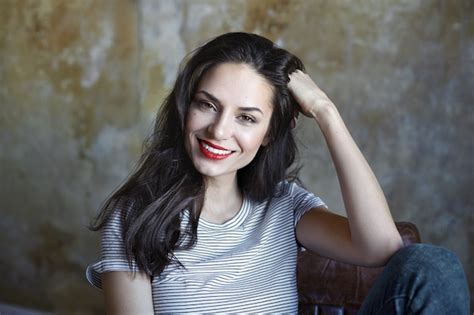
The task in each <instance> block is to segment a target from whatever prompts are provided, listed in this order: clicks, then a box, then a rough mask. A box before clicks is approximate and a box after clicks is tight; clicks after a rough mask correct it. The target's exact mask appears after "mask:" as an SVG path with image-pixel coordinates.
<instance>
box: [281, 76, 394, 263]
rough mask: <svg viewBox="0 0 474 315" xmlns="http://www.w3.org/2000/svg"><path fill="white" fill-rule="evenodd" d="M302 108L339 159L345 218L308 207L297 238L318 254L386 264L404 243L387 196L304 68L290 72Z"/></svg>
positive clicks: (294, 93) (352, 260)
mask: <svg viewBox="0 0 474 315" xmlns="http://www.w3.org/2000/svg"><path fill="white" fill-rule="evenodd" d="M288 87H289V88H290V91H291V92H292V94H293V96H294V97H295V99H296V100H297V101H298V103H299V105H300V110H301V112H302V113H303V114H304V115H305V116H307V117H311V118H312V119H314V121H315V122H316V123H317V125H318V126H319V128H320V130H321V132H322V134H323V136H324V139H325V140H326V144H327V147H328V149H329V152H330V154H331V157H332V160H333V162H334V165H335V169H336V172H337V176H338V179H339V184H340V187H341V192H342V198H343V201H344V205H345V209H346V213H347V218H345V217H342V216H339V215H336V214H334V213H332V212H330V211H327V210H326V209H321V208H318V209H313V210H312V211H309V212H308V213H306V214H305V215H304V216H303V217H302V218H301V219H300V221H299V223H298V224H297V227H296V235H297V238H298V241H299V242H300V243H301V244H302V245H303V246H305V247H306V248H308V249H311V250H314V251H317V252H319V253H320V254H322V255H324V256H327V257H330V258H334V259H338V260H342V261H346V262H350V263H354V264H360V265H366V266H377V265H383V264H384V263H385V262H386V260H387V259H388V258H389V257H390V256H391V255H392V254H393V253H394V252H396V251H397V250H398V249H399V248H400V247H401V246H402V240H401V237H400V234H399V233H398V231H397V229H396V227H395V224H394V222H393V219H392V216H391V215H390V210H389V208H388V205H387V201H386V200H385V196H384V194H383V192H382V189H381V188H380V185H379V183H378V182H377V179H376V178H375V175H374V174H373V172H372V170H371V168H370V166H369V165H368V163H367V161H366V160H365V158H364V156H363V155H362V153H361V152H360V150H359V148H358V147H357V145H356V143H355V142H354V140H353V139H352V136H351V135H350V133H349V131H348V130H347V128H346V126H345V124H344V122H343V120H342V118H341V116H340V115H339V112H338V110H337V108H336V106H335V105H334V103H333V102H332V101H331V100H330V99H329V98H328V97H327V96H326V94H325V93H324V92H323V91H322V90H321V89H320V88H319V87H318V86H317V85H316V84H315V83H314V82H313V80H312V79H311V78H310V77H309V76H308V75H307V74H305V73H303V72H301V71H299V70H298V71H296V72H294V73H292V74H291V75H290V82H289V84H288Z"/></svg>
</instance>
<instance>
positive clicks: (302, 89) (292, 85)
mask: <svg viewBox="0 0 474 315" xmlns="http://www.w3.org/2000/svg"><path fill="white" fill-rule="evenodd" d="M289 77H290V82H289V83H288V88H289V89H290V91H291V94H292V95H293V97H294V98H295V99H296V101H297V102H298V104H299V105H300V111H301V113H303V115H305V116H307V117H313V118H317V114H318V113H319V112H320V111H321V110H322V109H325V108H328V107H335V106H334V103H333V102H332V101H331V100H330V99H329V97H328V96H327V95H326V93H324V92H323V91H322V90H321V89H320V88H319V87H318V86H317V85H316V83H314V81H313V80H312V79H311V77H310V76H309V75H307V74H306V73H304V72H303V71H301V70H296V71H295V72H293V73H291V74H290V75H289Z"/></svg>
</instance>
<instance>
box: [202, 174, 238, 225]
mask: <svg viewBox="0 0 474 315" xmlns="http://www.w3.org/2000/svg"><path fill="white" fill-rule="evenodd" d="M241 205H242V193H241V191H240V189H239V187H238V185H237V177H236V176H234V178H233V179H232V180H216V179H212V178H206V193H205V195H204V204H203V207H202V210H201V217H202V218H203V219H205V220H206V221H210V222H213V223H224V222H226V221H228V220H230V219H231V218H233V217H234V215H235V214H236V213H237V212H238V211H239V210H240V207H241Z"/></svg>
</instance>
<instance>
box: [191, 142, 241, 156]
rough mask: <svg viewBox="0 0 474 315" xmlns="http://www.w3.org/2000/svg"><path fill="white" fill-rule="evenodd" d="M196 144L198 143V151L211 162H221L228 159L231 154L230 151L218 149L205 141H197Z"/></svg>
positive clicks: (218, 147)
mask: <svg viewBox="0 0 474 315" xmlns="http://www.w3.org/2000/svg"><path fill="white" fill-rule="evenodd" d="M198 142H199V149H200V150H201V153H202V154H203V155H204V156H205V157H207V158H209V159H212V160H223V159H225V158H227V157H229V156H230V155H231V154H232V153H233V152H232V151H231V150H228V149H226V148H223V147H220V146H218V145H215V144H213V143H210V142H208V141H205V140H200V139H199V141H198Z"/></svg>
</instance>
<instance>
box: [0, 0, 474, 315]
mask: <svg viewBox="0 0 474 315" xmlns="http://www.w3.org/2000/svg"><path fill="white" fill-rule="evenodd" d="M0 20H1V21H2V23H0V45H1V46H0V80H1V81H0V83H1V84H0V178H1V181H0V211H1V220H0V228H1V230H2V233H0V248H1V251H2V255H0V272H1V274H2V280H1V281H0V302H5V303H14V304H19V305H25V306H30V307H35V308H38V309H43V310H46V311H53V312H56V313H61V314H93V313H94V314H95V313H97V314H100V313H101V310H102V307H101V299H102V298H101V296H100V294H99V291H96V290H95V289H93V288H91V287H89V286H88V284H87V283H86V282H85V279H84V268H85V266H86V265H87V264H88V263H90V262H92V261H94V260H95V259H96V257H97V255H98V252H99V243H98V235H95V234H93V233H91V232H88V231H87V229H86V228H85V226H86V225H87V224H88V223H89V220H90V218H91V217H92V215H93V214H94V213H95V212H96V209H97V208H98V206H99V205H100V203H101V201H102V200H103V199H104V198H105V197H106V196H107V195H108V194H109V193H110V192H111V191H112V190H113V189H114V188H115V187H116V186H117V185H118V184H119V183H120V182H121V181H122V180H123V179H124V178H125V176H126V175H127V174H128V170H129V169H130V168H131V167H132V165H133V163H134V161H135V160H136V158H137V157H138V155H139V152H140V149H141V143H142V141H143V139H144V137H145V135H146V134H147V132H148V131H149V130H150V127H151V123H152V120H153V116H154V113H155V111H156V109H157V107H158V106H160V103H161V101H162V99H163V97H164V96H165V95H166V93H167V91H169V89H170V87H171V86H172V84H173V80H174V78H175V75H176V71H177V67H178V64H179V62H180V60H181V58H182V57H183V56H184V55H185V54H186V53H187V52H189V51H190V50H191V49H193V48H194V47H195V46H196V45H198V44H200V43H202V42H203V41H205V40H206V39H208V38H210V37H213V36H215V35H218V34H220V33H223V32H227V31H235V30H244V31H251V32H257V33H259V34H262V35H264V36H267V37H270V38H271V39H273V40H274V41H276V42H277V43H279V44H280V45H282V46H283V47H285V48H287V49H289V50H290V51H292V52H294V53H295V54H296V55H298V56H300V57H301V59H302V60H303V61H304V62H305V64H306V67H307V70H308V72H309V73H310V74H311V75H312V76H313V78H314V79H315V80H316V82H317V83H318V84H319V85H320V86H321V87H322V88H323V89H324V90H325V91H326V92H327V93H328V94H329V95H330V96H331V97H332V99H333V100H334V101H335V103H336V104H337V105H338V106H339V108H340V111H341V113H342V116H343V117H344V119H345V120H346V122H347V124H348V126H349V128H350V129H351V131H352V133H353V135H354V137H355V139H356V141H357V142H358V143H359V144H360V147H361V149H362V151H363V152H364V154H365V155H366V157H367V159H368V160H369V162H370V163H371V165H372V166H373V168H374V171H375V172H376V174H377V176H378V178H379V180H380V183H381V185H382V186H383V189H384V191H385V192H386V195H387V197H388V201H389V204H390V206H391V209H392V212H393V215H394V217H395V219H396V220H408V221H412V222H414V223H416V224H417V225H418V227H419V228H420V230H421V235H422V238H423V240H424V241H425V242H430V243H434V244H438V245H442V246H446V247H448V248H450V249H452V250H453V251H455V252H456V253H457V254H458V255H459V256H460V258H461V260H462V262H463V264H464V267H465V270H466V272H467V273H468V274H469V277H470V278H469V280H470V284H471V290H473V289H474V286H473V285H474V276H472V275H473V274H474V268H473V263H472V259H473V249H474V245H473V241H472V239H473V234H474V230H473V227H472V226H473V224H474V216H473V208H474V207H473V204H474V197H473V191H472V189H473V187H474V174H473V173H474V171H473V155H474V154H473V153H474V146H473V140H472V130H473V127H474V115H473V103H474V95H473V86H474V85H473V84H474V82H473V78H474V3H473V2H472V1H469V0H465V1H463V0H453V1H441V0H440V1H434V0H433V1H421V0H419V1H411V0H410V1H408V0H406V1H402V0H400V1H388V0H383V1H349V0H344V1H343V0H337V1H323V0H314V1H271V0H266V1H250V0H248V1H245V0H236V1H217V0H215V1H211V0H208V1H190V0H189V1H168V0H142V1H125V0H117V1H112V0H101V1H92V0H74V1H62V0H22V1H14V0H3V1H0ZM300 121H301V120H300ZM298 138H299V140H300V143H301V155H302V156H301V161H302V162H303V163H304V164H305V167H304V169H303V172H302V179H303V180H304V182H305V183H306V184H307V187H308V188H309V189H311V190H312V191H314V192H315V193H316V194H318V195H320V196H321V197H322V198H323V199H324V200H325V201H326V202H327V203H328V204H329V206H330V207H331V208H333V209H336V210H338V211H342V209H343V205H342V201H341V199H340V196H339V188H338V183H337V179H336V177H335V174H334V169H333V167H332V166H331V162H330V158H329V155H328V152H327V150H326V148H325V146H324V143H323V141H322V138H321V135H320V133H319V131H318V130H317V128H315V127H314V126H313V125H312V124H311V122H309V121H303V122H301V123H300V125H299V127H298Z"/></svg>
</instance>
